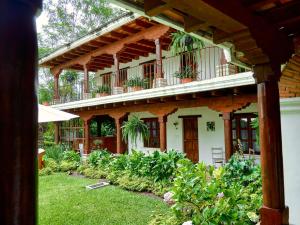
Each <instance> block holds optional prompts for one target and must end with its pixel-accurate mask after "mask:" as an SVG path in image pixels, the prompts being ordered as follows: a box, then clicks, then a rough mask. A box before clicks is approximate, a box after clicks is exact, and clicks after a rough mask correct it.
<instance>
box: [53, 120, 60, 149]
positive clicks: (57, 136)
mask: <svg viewBox="0 0 300 225" xmlns="http://www.w3.org/2000/svg"><path fill="white" fill-rule="evenodd" d="M54 128H55V130H54V141H55V144H59V143H60V122H55V123H54Z"/></svg>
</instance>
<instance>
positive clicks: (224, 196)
mask: <svg viewBox="0 0 300 225" xmlns="http://www.w3.org/2000/svg"><path fill="white" fill-rule="evenodd" d="M233 168H238V171H236V172H234V171H233V170H232V169H233ZM238 176H239V179H237V177H238ZM259 177H260V175H259V167H257V166H255V165H254V164H253V163H252V162H250V161H249V160H246V159H243V158H239V157H237V156H235V157H233V158H232V160H230V161H229V163H228V164H227V165H226V166H225V167H224V168H223V167H220V168H218V169H214V168H213V167H211V166H208V167H207V166H206V165H205V164H204V163H198V164H193V163H191V162H190V161H189V160H186V159H184V160H180V162H179V167H178V171H177V175H176V178H175V180H174V183H173V184H174V186H173V189H172V192H173V193H174V196H173V200H174V201H175V205H174V206H173V207H172V208H173V212H174V215H176V217H177V219H178V221H180V223H179V224H182V223H183V222H184V221H189V220H191V221H193V224H254V223H256V222H258V219H259V216H258V215H259V214H258V210H259V208H260V207H261V204H262V190H261V179H260V178H259ZM166 219H167V218H166ZM162 224H164V223H162Z"/></svg>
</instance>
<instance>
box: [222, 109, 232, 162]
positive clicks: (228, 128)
mask: <svg viewBox="0 0 300 225" xmlns="http://www.w3.org/2000/svg"><path fill="white" fill-rule="evenodd" d="M231 119H232V114H231V113H230V112H223V120H224V137H225V160H226V162H227V161H228V160H229V159H230V158H231V156H232V155H233V146H232V121H231Z"/></svg>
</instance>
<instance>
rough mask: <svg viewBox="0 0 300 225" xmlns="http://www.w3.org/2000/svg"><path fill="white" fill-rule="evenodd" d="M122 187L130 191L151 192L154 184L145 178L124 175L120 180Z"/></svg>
mask: <svg viewBox="0 0 300 225" xmlns="http://www.w3.org/2000/svg"><path fill="white" fill-rule="evenodd" d="M117 182H118V184H119V185H120V187H122V188H124V189H126V190H130V191H151V187H152V184H153V182H152V181H151V180H149V179H147V178H145V177H137V176H130V175H129V174H124V175H123V176H121V177H119V178H118V181H117Z"/></svg>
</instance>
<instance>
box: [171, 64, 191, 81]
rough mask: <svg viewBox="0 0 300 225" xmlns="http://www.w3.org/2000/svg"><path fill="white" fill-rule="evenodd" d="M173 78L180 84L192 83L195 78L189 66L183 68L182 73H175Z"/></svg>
mask: <svg viewBox="0 0 300 225" xmlns="http://www.w3.org/2000/svg"><path fill="white" fill-rule="evenodd" d="M174 76H175V77H177V78H179V79H180V82H181V83H182V84H185V83H189V82H192V81H193V79H194V77H195V71H193V69H192V67H191V66H185V67H184V69H183V70H182V71H179V72H176V73H175V75H174Z"/></svg>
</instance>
